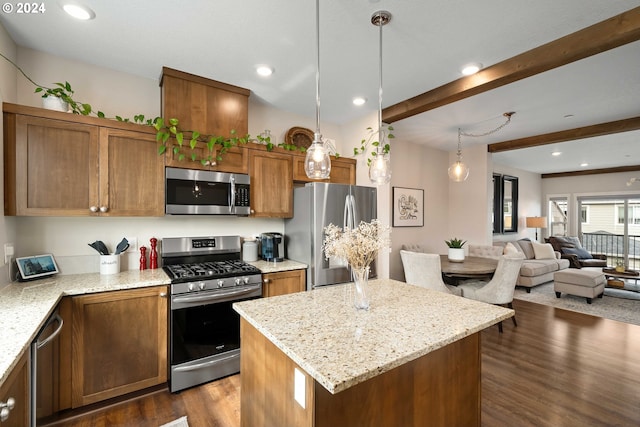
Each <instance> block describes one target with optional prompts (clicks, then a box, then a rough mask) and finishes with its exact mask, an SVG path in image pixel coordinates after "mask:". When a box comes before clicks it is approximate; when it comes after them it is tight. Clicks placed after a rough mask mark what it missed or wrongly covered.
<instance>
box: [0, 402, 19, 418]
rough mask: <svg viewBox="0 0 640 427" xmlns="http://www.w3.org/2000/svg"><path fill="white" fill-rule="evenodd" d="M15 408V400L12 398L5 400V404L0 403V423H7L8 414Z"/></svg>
mask: <svg viewBox="0 0 640 427" xmlns="http://www.w3.org/2000/svg"><path fill="white" fill-rule="evenodd" d="M15 406H16V400H15V399H14V398H13V397H10V398H8V399H7V403H3V402H0V421H7V419H8V418H9V412H11V410H12V409H13V408H14V407H15Z"/></svg>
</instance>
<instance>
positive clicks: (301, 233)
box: [284, 182, 377, 290]
mask: <svg viewBox="0 0 640 427" xmlns="http://www.w3.org/2000/svg"><path fill="white" fill-rule="evenodd" d="M376 198H377V191H376V189H375V188H373V187H359V186H355V185H345V184H329V183H321V182H311V183H308V184H306V185H305V186H304V187H299V188H296V189H295V190H294V193H293V218H291V219H287V220H285V223H284V225H285V226H284V230H285V235H286V236H287V258H289V259H292V260H295V261H299V262H303V263H305V264H307V265H308V266H309V268H307V289H309V290H311V289H313V288H317V287H319V286H325V285H333V284H338V283H346V282H350V281H351V272H350V271H349V268H348V266H347V265H346V264H345V263H344V261H342V260H337V259H330V260H327V259H326V258H325V256H324V253H323V252H322V242H323V238H324V231H323V230H324V227H326V226H327V225H329V224H334V225H336V226H338V227H350V228H353V227H356V226H357V225H358V224H359V223H360V222H361V221H366V222H369V221H371V220H372V219H374V218H376V217H377V208H376ZM369 277H372V278H373V277H376V271H375V264H372V265H371V273H370V275H369Z"/></svg>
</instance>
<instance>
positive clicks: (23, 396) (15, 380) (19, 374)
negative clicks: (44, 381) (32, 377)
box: [0, 352, 29, 427]
mask: <svg viewBox="0 0 640 427" xmlns="http://www.w3.org/2000/svg"><path fill="white" fill-rule="evenodd" d="M28 360H29V358H28V352H25V353H23V355H22V356H20V358H19V359H18V363H17V365H16V366H15V368H13V370H12V371H11V372H10V373H9V376H8V377H7V379H6V381H5V382H4V383H3V384H2V386H1V387H0V403H7V400H8V399H9V398H13V399H14V401H15V406H14V407H13V409H12V410H11V411H10V412H9V417H8V418H7V419H6V420H5V421H0V426H1V427H24V426H27V425H29V422H28V420H29V382H28V381H29V374H28V372H29V363H28Z"/></svg>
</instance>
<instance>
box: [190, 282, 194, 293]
mask: <svg viewBox="0 0 640 427" xmlns="http://www.w3.org/2000/svg"><path fill="white" fill-rule="evenodd" d="M194 289H195V286H193V283H189V292H191V291H193V290H194Z"/></svg>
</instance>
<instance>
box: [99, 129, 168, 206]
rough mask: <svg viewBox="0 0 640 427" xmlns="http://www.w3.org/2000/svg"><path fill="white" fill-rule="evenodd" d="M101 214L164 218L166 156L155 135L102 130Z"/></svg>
mask: <svg viewBox="0 0 640 427" xmlns="http://www.w3.org/2000/svg"><path fill="white" fill-rule="evenodd" d="M100 211H101V215H107V216H163V215H164V156H160V155H158V147H157V142H156V138H155V135H154V134H150V133H142V132H133V131H128V130H121V129H111V128H100Z"/></svg>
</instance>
